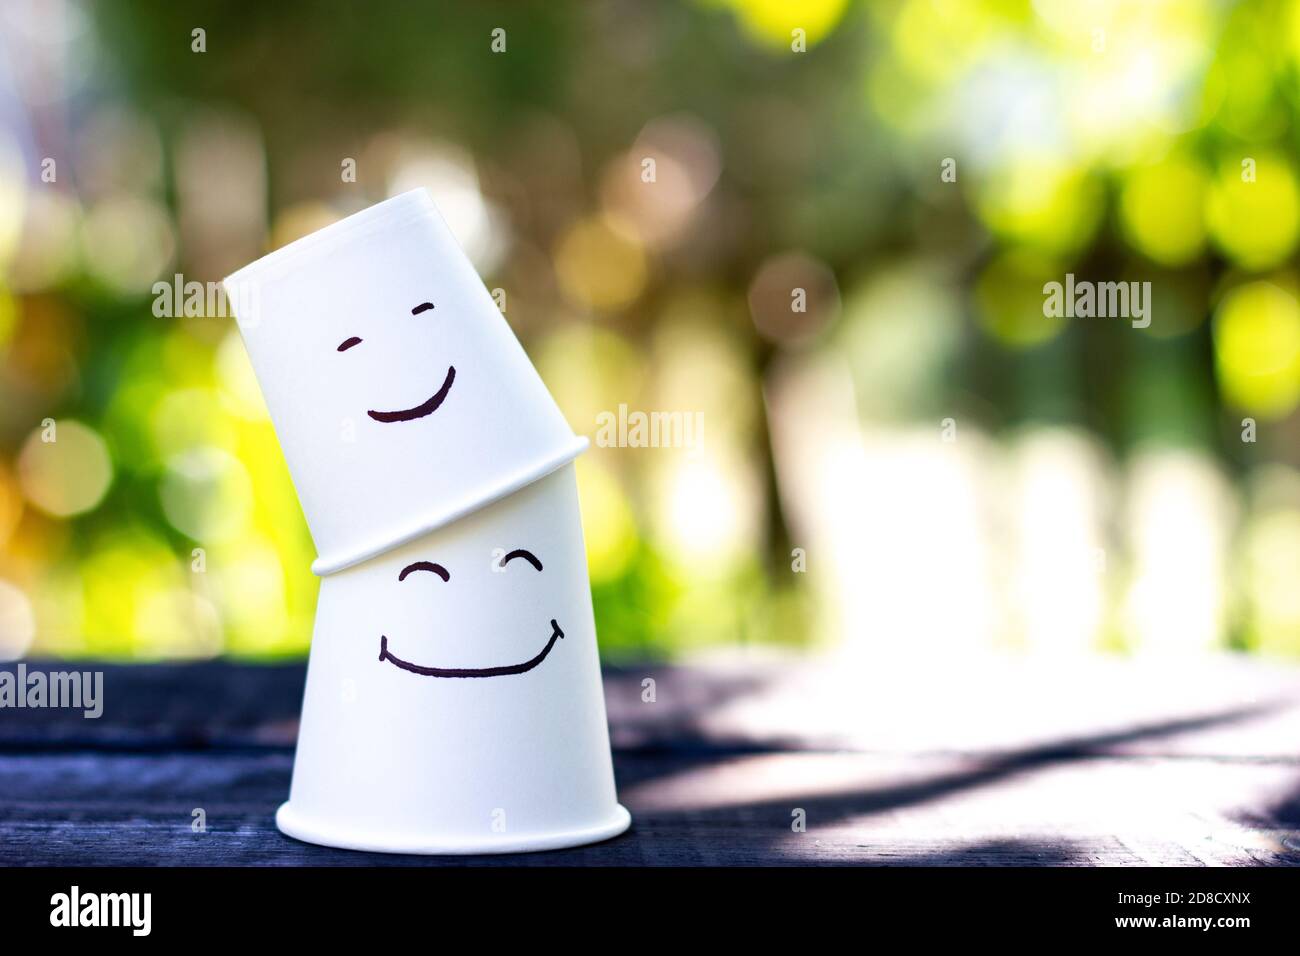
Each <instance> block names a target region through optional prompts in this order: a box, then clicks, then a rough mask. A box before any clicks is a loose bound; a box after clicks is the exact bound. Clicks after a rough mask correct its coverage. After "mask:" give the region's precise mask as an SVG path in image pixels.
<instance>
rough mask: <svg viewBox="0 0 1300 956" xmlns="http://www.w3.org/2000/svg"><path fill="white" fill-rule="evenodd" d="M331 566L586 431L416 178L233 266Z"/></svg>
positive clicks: (443, 519)
mask: <svg viewBox="0 0 1300 956" xmlns="http://www.w3.org/2000/svg"><path fill="white" fill-rule="evenodd" d="M225 287H226V294H227V297H228V300H229V302H230V303H231V304H232V307H233V308H234V310H235V313H236V317H237V319H238V322H239V327H240V332H241V334H242V335H243V338H244V343H245V345H246V346H247V348H248V353H249V356H250V358H251V360H252V364H253V369H254V371H255V372H256V374H257V380H258V382H259V384H260V385H261V388H262V394H263V395H264V396H265V398H266V404H267V407H268V408H269V409H270V412H271V418H272V420H273V421H274V423H275V429H276V434H277V435H278V437H279V439H280V445H281V447H282V448H283V449H284V455H285V459H286V460H287V461H288V464H289V471H290V473H291V474H292V476H293V480H294V484H295V486H296V488H297V491H298V497H299V500H300V501H301V502H302V508H303V512H304V513H305V514H306V517H307V524H308V526H309V527H310V528H311V533H312V537H313V539H314V541H315V543H316V548H317V551H318V554H319V556H318V558H317V560H316V562H315V564H313V565H312V570H313V571H315V572H316V573H317V574H330V573H332V572H334V571H337V570H339V569H341V568H345V567H348V566H350V565H353V564H356V563H358V562H360V561H364V560H366V559H368V558H370V557H373V556H374V555H376V554H379V553H381V552H383V551H385V550H387V549H388V548H391V547H392V546H394V545H395V544H399V543H401V542H404V541H410V540H412V539H414V538H417V537H419V536H420V535H422V534H425V533H427V532H429V531H431V530H433V529H434V528H437V527H439V526H441V525H443V524H445V523H447V522H448V521H452V520H454V519H456V518H458V517H460V516H461V515H464V514H467V513H469V512H470V511H473V510H474V509H475V508H478V507H480V506H482V505H483V504H484V503H486V502H488V501H492V500H495V499H497V498H500V497H502V496H504V495H507V494H509V493H510V492H512V491H514V490H515V489H517V488H521V487H523V486H524V485H526V484H528V483H529V482H532V481H535V480H537V479H538V478H540V477H541V476H543V475H545V474H548V473H550V472H551V471H554V470H555V469H557V468H559V467H561V466H562V465H564V464H566V463H567V462H569V461H571V460H572V459H573V458H574V457H575V456H577V455H578V454H579V453H580V452H581V451H582V450H583V449H584V448H585V447H586V439H583V438H578V437H576V436H575V435H574V434H573V432H572V430H571V429H570V428H569V426H568V424H567V423H566V422H565V421H564V417H563V415H561V414H560V410H559V409H558V408H557V407H556V405H555V402H554V400H553V399H552V398H551V396H550V393H549V392H548V391H547V390H546V386H545V385H544V384H543V383H542V381H541V378H540V377H539V376H538V375H537V372H536V370H535V369H534V368H533V366H532V363H531V362H529V360H528V356H527V355H526V354H525V353H524V350H523V348H522V347H521V346H520V344H519V341H518V340H517V339H516V338H515V336H514V333H513V332H511V330H510V326H509V325H508V324H507V323H506V320H505V318H504V317H503V316H502V315H501V313H500V311H499V310H498V309H497V307H496V304H495V303H494V301H493V299H492V297H491V295H489V293H488V291H487V290H486V289H485V288H484V286H483V283H482V282H481V281H480V279H479V277H478V275H477V273H476V272H475V271H474V268H473V266H472V265H471V264H470V262H469V260H468V259H467V258H466V257H465V254H464V252H462V251H461V248H460V246H459V245H458V244H457V243H456V240H455V238H454V237H453V236H452V234H451V232H450V231H449V230H448V228H447V226H446V224H445V223H444V222H443V221H442V217H441V216H439V215H438V212H437V210H436V209H435V208H434V205H433V201H432V200H431V199H430V198H429V195H428V193H427V192H426V191H425V190H423V189H419V190H415V191H413V192H409V193H404V194H402V195H400V196H397V197H395V198H393V199H389V200H387V201H385V202H381V203H379V204H378V205H375V206H372V207H370V208H369V209H366V210H364V211H363V212H359V213H357V214H356V215H354V216H350V217H348V218H347V219H344V220H342V221H340V222H337V223H334V224H333V225H331V226H327V227H326V228H324V229H321V230H320V231H318V232H315V233H312V234H311V235H309V236H306V237H304V238H302V239H299V240H298V241H296V242H293V243H291V244H289V245H287V246H285V247H284V248H282V249H279V250H277V251H275V252H273V253H271V254H270V255H268V256H266V257H264V258H262V259H259V260H258V261H256V262H254V263H253V264H252V265H249V266H247V267H245V268H243V269H241V270H240V271H238V272H236V273H235V274H234V275H231V276H229V277H228V278H227V279H226V280H225Z"/></svg>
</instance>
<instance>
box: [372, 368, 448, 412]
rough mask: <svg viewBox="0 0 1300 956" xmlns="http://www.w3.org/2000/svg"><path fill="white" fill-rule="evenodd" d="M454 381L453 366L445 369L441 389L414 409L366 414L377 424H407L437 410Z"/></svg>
mask: <svg viewBox="0 0 1300 956" xmlns="http://www.w3.org/2000/svg"><path fill="white" fill-rule="evenodd" d="M454 381H456V369H455V367H453V366H448V367H447V378H446V379H445V380H444V381H443V383H442V387H441V388H440V389H438V390H437V391H436V392H434V393H433V394H432V395H431V396H429V399H428V400H427V401H425V402H423V403H421V404H419V405H416V406H415V407H414V408H404V409H401V410H400V411H396V412H374V411H370V412H366V414H367V415H369V416H370V417H371V418H373V419H374V420H375V421H377V422H409V421H414V420H415V419H417V418H423V417H424V416H425V415H432V414H433V413H434V412H435V411H437V410H438V406H439V405H441V404H442V401H443V399H445V398H446V397H447V393H448V392H449V391H451V383H452V382H454Z"/></svg>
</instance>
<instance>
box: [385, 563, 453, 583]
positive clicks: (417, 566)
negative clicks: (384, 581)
mask: <svg viewBox="0 0 1300 956" xmlns="http://www.w3.org/2000/svg"><path fill="white" fill-rule="evenodd" d="M412 571H431V572H432V573H434V574H436V575H438V577H440V578H442V579H443V580H444V581H450V580H451V575H450V574H448V573H447V569H446V568H444V567H443V566H442V565H441V564H434V563H433V562H432V561H415V562H413V563H411V564H408V565H407V566H406V567H404V568H402V573H401V574H399V575H398V576H397V580H398V581H405V580H406V576H407V575H408V574H410V573H411V572H412Z"/></svg>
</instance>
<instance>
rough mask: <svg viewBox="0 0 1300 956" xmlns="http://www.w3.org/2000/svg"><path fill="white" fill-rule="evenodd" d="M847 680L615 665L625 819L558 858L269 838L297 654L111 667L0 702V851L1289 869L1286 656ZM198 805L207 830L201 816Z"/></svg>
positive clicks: (794, 669)
mask: <svg viewBox="0 0 1300 956" xmlns="http://www.w3.org/2000/svg"><path fill="white" fill-rule="evenodd" d="M65 666H66V665H65ZM894 667H895V672H896V675H899V676H900V677H901V675H902V674H903V673H904V670H905V669H904V668H901V667H899V666H898V665H894ZM9 668H10V669H12V665H9ZM916 673H925V672H924V671H923V670H922V669H921V668H920V667H919V666H918V667H917V670H916ZM859 674H860V672H856V673H855V671H854V670H853V669H851V668H845V667H832V666H828V665H826V664H816V663H805V662H770V661H769V662H764V663H749V664H739V665H717V666H710V667H652V666H645V667H628V668H621V669H611V670H610V671H609V674H608V676H607V681H606V696H607V700H608V703H609V713H610V720H611V729H612V736H613V739H614V741H615V767H616V772H617V775H618V783H619V790H620V796H621V798H622V799H623V801H624V802H625V803H626V804H627V805H628V806H629V808H630V809H631V810H632V812H633V815H634V819H635V824H634V828H633V830H632V831H631V832H630V833H628V834H627V835H625V836H622V837H619V838H617V839H615V840H611V841H608V842H606V843H604V844H600V845H596V846H590V847H581V848H577V849H573V850H563V851H554V852H550V853H541V854H528V855H518V856H501V857H474V858H431V857H402V856H386V855H376V854H364V853H352V852H348V851H339V850H330V849H326V848H322V847H314V846H309V845H307V844H302V843H298V842H296V841H294V840H290V839H288V838H286V837H284V836H282V835H281V834H280V833H279V832H278V831H276V829H275V827H274V824H273V822H272V815H273V813H274V810H275V808H276V807H277V806H278V805H279V803H280V802H281V801H282V800H283V799H284V797H285V795H286V794H287V792H288V786H289V775H290V771H291V767H292V743H293V735H294V727H295V717H296V713H297V709H298V702H299V697H300V695H301V689H302V679H303V673H302V668H301V666H297V665H294V666H288V665H286V666H277V667H269V668H267V667H250V666H241V665H232V664H221V663H215V664H203V665H188V666H173V665H169V666H163V667H135V668H129V667H128V668H108V669H107V670H106V673H105V682H106V683H105V693H106V700H107V703H106V708H105V713H104V716H103V717H102V718H101V719H100V720H97V721H96V720H85V719H83V718H81V717H80V716H77V715H74V714H69V713H68V712H66V711H52V710H41V711H25V712H20V711H12V710H5V711H0V863H7V864H93V865H114V864H116V865H174V864H183V865H197V866H204V865H219V864H240V865H243V864H250V865H296V864H326V865H343V866H349V865H353V866H355V865H408V864H413V865H502V864H508V865H526V866H549V865H574V864H581V865H589V864H590V865H636V866H644V865H668V864H677V865H695V864H706V865H708V864H712V865H737V864H739V865H780V864H853V863H874V864H886V865H888V864H905V865H955V864H978V865H1023V864H1054V865H1093V864H1098V863H1103V864H1110V865H1150V864H1177V865H1300V754H1297V747H1296V741H1297V740H1300V706H1297V702H1298V701H1300V689H1298V688H1300V679H1298V678H1297V674H1296V672H1295V670H1293V669H1288V668H1285V667H1276V666H1270V665H1264V664H1258V663H1256V662H1248V663H1247V664H1246V665H1245V666H1244V669H1243V667H1242V662H1241V661H1239V660H1237V659H1232V660H1220V659H1215V660H1210V661H1207V662H1206V664H1205V666H1204V670H1203V671H1191V672H1189V671H1186V670H1183V671H1181V672H1179V673H1178V674H1177V677H1176V679H1175V680H1172V681H1163V682H1162V681H1160V680H1157V678H1158V677H1161V676H1164V677H1168V676H1169V672H1168V671H1167V669H1166V668H1165V666H1164V665H1161V664H1159V663H1158V662H1157V663H1156V664H1154V665H1148V664H1143V663H1140V662H1138V663H1134V662H1113V664H1102V665H1095V664H1091V663H1089V664H1077V665H1076V666H1074V667H1071V668H1069V669H1061V668H1059V667H1058V666H1057V665H1037V664H1035V665H1030V666H1018V667H1012V668H1008V667H999V666H990V667H988V668H987V669H985V670H983V671H981V670H978V669H977V668H975V667H974V666H969V667H965V668H964V669H963V670H962V673H960V674H958V673H955V672H954V673H949V672H948V671H946V670H944V669H936V668H935V667H934V666H931V668H930V671H929V672H928V673H926V674H925V681H924V682H923V683H917V682H908V681H905V680H902V679H899V680H896V681H893V682H892V683H891V682H890V681H885V680H882V679H880V678H875V679H873V681H872V684H871V686H870V688H869V691H864V690H863V688H862V687H861V685H860V683H855V682H854V681H855V678H857V679H858V680H859V681H860V677H859V676H858V675H859ZM646 676H652V677H654V679H655V681H656V699H655V701H654V702H653V703H650V702H647V701H645V700H644V699H643V695H642V681H643V679H644V678H645V677H646ZM1098 687H1105V688H1106V689H1107V693H1105V694H1099V693H1096V692H1095V691H1096V688H1098ZM855 693H856V696H854V694H855ZM1017 717H1019V718H1020V719H1019V721H1018V723H1017V719H1016V718H1017ZM196 807H201V808H203V809H204V811H205V812H206V817H207V825H208V828H207V832H205V833H196V832H194V831H193V830H192V828H191V822H192V811H193V810H194V809H195V808H196ZM797 816H801V817H803V818H804V819H805V820H806V827H805V829H804V830H802V831H799V830H797V829H796V828H794V827H792V822H793V821H794V819H795V818H796V817H797Z"/></svg>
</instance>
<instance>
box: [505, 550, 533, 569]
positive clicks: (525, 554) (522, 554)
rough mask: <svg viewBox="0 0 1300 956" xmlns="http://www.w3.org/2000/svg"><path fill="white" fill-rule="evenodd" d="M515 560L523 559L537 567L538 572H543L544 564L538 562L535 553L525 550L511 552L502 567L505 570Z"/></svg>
mask: <svg viewBox="0 0 1300 956" xmlns="http://www.w3.org/2000/svg"><path fill="white" fill-rule="evenodd" d="M515 558H523V559H524V560H525V561H527V562H528V563H529V564H531V565H532V566H533V567H535V568H536V569H537V570H538V571H540V570H542V562H541V561H539V560H537V555H535V554H533V552H531V551H525V550H524V549H523V548H515V550H513V551H511V552H510V553H509V554H507V555H506V556H505V557H504V558H502V559H501V567H503V568H504V567H505V566H506V565H507V564H509V563H510V562H511V561H513V560H514V559H515Z"/></svg>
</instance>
